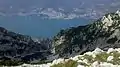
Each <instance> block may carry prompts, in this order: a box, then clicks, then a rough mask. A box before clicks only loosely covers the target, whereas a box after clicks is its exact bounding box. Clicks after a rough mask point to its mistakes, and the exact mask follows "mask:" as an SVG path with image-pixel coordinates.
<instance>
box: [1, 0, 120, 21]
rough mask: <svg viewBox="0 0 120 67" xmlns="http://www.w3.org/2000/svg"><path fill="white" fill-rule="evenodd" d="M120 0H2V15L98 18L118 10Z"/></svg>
mask: <svg viewBox="0 0 120 67" xmlns="http://www.w3.org/2000/svg"><path fill="white" fill-rule="evenodd" d="M119 6H120V1H119V0H89V1H88V0H84V1H83V0H49V1H48V0H0V15H2V16H6V15H7V16H13V15H19V16H26V15H37V16H40V17H42V18H49V19H56V18H57V19H73V18H81V17H83V18H86V17H87V18H90V19H96V18H98V17H100V16H102V15H104V14H105V13H107V12H113V11H115V10H118V9H119Z"/></svg>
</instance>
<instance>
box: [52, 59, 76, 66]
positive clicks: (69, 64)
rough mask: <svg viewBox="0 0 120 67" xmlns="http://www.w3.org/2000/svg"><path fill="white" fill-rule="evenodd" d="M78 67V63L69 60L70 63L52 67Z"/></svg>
mask: <svg viewBox="0 0 120 67" xmlns="http://www.w3.org/2000/svg"><path fill="white" fill-rule="evenodd" d="M77 66H78V63H77V62H76V61H73V60H69V61H68V62H64V63H59V64H57V65H53V66H51V67H77Z"/></svg>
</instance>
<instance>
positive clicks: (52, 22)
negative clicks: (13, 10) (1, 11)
mask: <svg viewBox="0 0 120 67" xmlns="http://www.w3.org/2000/svg"><path fill="white" fill-rule="evenodd" d="M88 22H89V20H86V19H82V18H81V19H72V20H63V19H59V20H58V19H48V20H45V19H40V17H38V16H0V26H1V27H4V28H6V29H8V30H10V31H13V32H17V33H21V34H24V35H30V36H33V37H53V36H54V35H56V34H57V33H58V32H59V31H60V30H61V29H66V28H69V27H75V26H79V25H85V24H88Z"/></svg>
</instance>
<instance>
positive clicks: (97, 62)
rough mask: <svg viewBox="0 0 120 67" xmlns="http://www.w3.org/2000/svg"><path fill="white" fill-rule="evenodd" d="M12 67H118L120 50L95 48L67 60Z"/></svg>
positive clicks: (61, 59) (119, 66) (119, 64)
mask: <svg viewBox="0 0 120 67" xmlns="http://www.w3.org/2000/svg"><path fill="white" fill-rule="evenodd" d="M3 67H6V66H3ZM14 67H120V48H115V49H113V48H109V49H108V51H103V50H101V49H100V48H96V49H95V50H94V51H92V52H86V53H84V54H83V55H77V56H75V57H71V58H69V59H63V58H60V59H56V60H54V61H53V62H51V63H47V64H37V65H31V64H23V65H20V66H14Z"/></svg>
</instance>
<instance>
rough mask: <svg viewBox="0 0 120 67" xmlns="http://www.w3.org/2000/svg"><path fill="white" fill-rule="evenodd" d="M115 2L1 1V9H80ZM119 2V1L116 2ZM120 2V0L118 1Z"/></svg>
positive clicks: (65, 0)
mask: <svg viewBox="0 0 120 67" xmlns="http://www.w3.org/2000/svg"><path fill="white" fill-rule="evenodd" d="M112 1H115V0H0V7H3V8H5V7H6V8H7V7H9V6H11V5H12V6H13V7H14V8H16V7H22V8H25V7H27V8H28V7H32V6H39V7H79V6H80V5H81V4H82V2H85V3H87V4H91V3H92V4H95V3H109V2H112ZM116 1H117V0H116ZM118 1H119V0H118Z"/></svg>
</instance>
